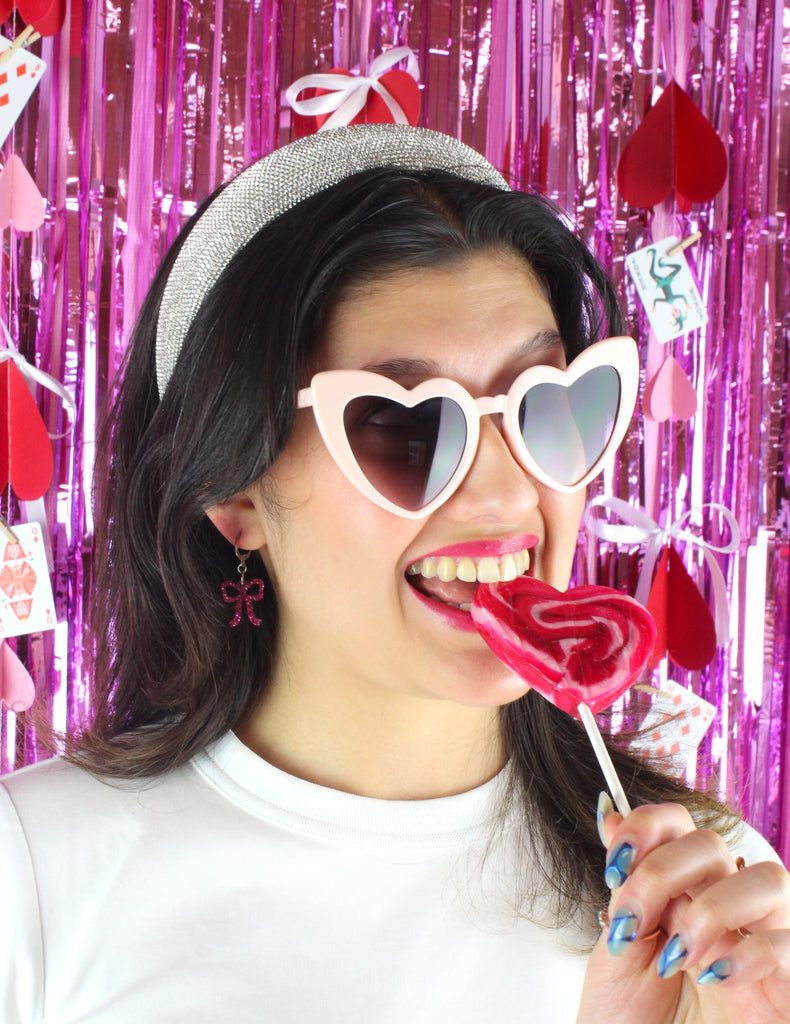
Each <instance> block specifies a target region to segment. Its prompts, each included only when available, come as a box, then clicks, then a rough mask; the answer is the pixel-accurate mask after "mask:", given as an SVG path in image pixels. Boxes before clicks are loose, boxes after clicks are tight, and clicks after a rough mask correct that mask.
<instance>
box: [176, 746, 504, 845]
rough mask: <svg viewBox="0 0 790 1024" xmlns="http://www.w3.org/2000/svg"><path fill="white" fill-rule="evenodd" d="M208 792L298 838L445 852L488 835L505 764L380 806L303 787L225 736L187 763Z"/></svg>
mask: <svg viewBox="0 0 790 1024" xmlns="http://www.w3.org/2000/svg"><path fill="white" fill-rule="evenodd" d="M192 763H193V766H194V767H195V769H196V770H197V771H198V772H200V774H201V775H203V776H204V777H205V778H206V779H207V781H209V782H210V783H211V784H212V785H213V786H214V787H215V788H217V789H219V790H221V791H222V792H223V793H224V794H225V795H226V796H227V797H229V798H230V799H231V800H233V801H234V802H235V803H236V804H238V805H240V806H243V807H244V809H245V810H247V811H248V812H249V813H251V814H254V815H256V816H257V817H259V818H262V819H266V820H268V821H270V822H272V823H276V824H279V825H281V826H282V827H286V828H289V829H292V830H296V831H299V832H302V833H308V834H314V835H318V836H323V837H326V838H332V839H335V840H341V841H344V842H349V843H355V842H360V843H365V844H366V845H370V844H371V843H373V844H375V845H379V844H381V845H386V846H392V845H393V844H394V845H399V846H405V847H409V848H414V847H423V848H447V847H451V846H459V845H468V844H469V843H470V842H473V841H476V840H479V839H482V838H484V837H485V836H490V834H491V829H492V826H493V825H494V824H495V823H496V822H497V820H498V819H499V816H500V814H501V810H502V803H503V799H502V798H503V796H504V794H505V790H506V787H507V776H508V766H507V765H506V766H505V768H503V769H502V771H500V772H499V773H498V774H497V775H495V776H494V778H492V779H490V780H489V781H488V782H485V783H483V784H482V785H481V786H477V787H475V788H474V789H471V790H468V791H467V792H465V793H458V794H456V795H454V796H445V797H435V798H432V799H426V800H382V799H376V798H373V797H366V796H358V795H356V794H354V793H345V792H343V791H341V790H337V789H330V788H328V787H326V786H320V785H318V784H316V783H314V782H308V781H306V780H305V779H300V778H298V777H297V776H295V775H290V774H288V773H287V772H284V771H282V770H281V769H279V768H277V767H275V766H274V765H272V764H270V763H269V762H268V761H265V760H264V759H263V758H262V757H260V756H259V755H258V754H256V753H255V752H254V751H252V750H251V749H250V748H249V747H247V746H246V745H245V744H244V743H242V741H241V740H240V739H239V737H238V736H237V735H236V734H235V733H233V732H228V733H226V734H225V735H224V736H222V737H221V738H220V739H219V740H217V741H216V742H214V743H212V744H211V745H210V746H209V747H207V748H206V750H205V751H203V753H202V754H200V755H198V756H197V757H196V758H194V759H193V762H192Z"/></svg>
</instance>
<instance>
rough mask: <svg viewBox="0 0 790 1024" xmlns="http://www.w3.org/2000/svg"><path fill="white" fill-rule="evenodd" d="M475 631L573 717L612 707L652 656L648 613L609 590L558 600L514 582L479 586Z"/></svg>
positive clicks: (534, 585)
mask: <svg viewBox="0 0 790 1024" xmlns="http://www.w3.org/2000/svg"><path fill="white" fill-rule="evenodd" d="M471 614H472V619H473V621H474V624H475V626H476V627H477V630H478V632H479V633H480V635H481V636H482V638H483V639H484V640H485V642H486V643H487V644H488V646H489V647H490V648H491V650H492V651H493V652H494V654H495V655H496V656H497V657H498V658H499V660H500V661H502V662H504V664H505V665H507V666H508V668H510V669H512V670H513V671H514V672H516V673H517V674H518V675H520V676H521V678H522V679H525V680H526V681H527V682H528V683H529V684H530V686H532V687H533V689H535V690H537V691H538V692H539V693H541V694H542V695H543V696H544V697H546V698H547V700H550V701H551V703H552V704H555V705H556V706H557V707H558V708H561V709H562V710H563V711H567V712H568V713H569V714H571V715H574V716H575V717H577V718H578V717H580V716H579V712H578V708H579V705H580V704H581V703H584V704H586V705H587V706H588V707H589V708H590V710H591V711H592V713H593V714H597V713H598V712H599V711H602V710H603V709H604V708H607V707H609V706H610V705H611V704H613V703H614V702H615V701H616V700H617V698H618V697H619V696H620V695H621V694H622V693H624V692H625V690H627V689H628V687H629V686H630V685H631V684H632V683H633V681H634V680H635V679H636V678H637V677H638V676H639V674H640V673H641V671H642V669H643V668H644V667H645V664H646V662H647V660H648V658H649V656H650V652H651V651H652V649H653V641H654V639H655V635H656V628H655V625H654V624H653V621H652V619H651V618H650V615H649V613H648V612H647V611H646V610H645V609H644V608H643V607H642V605H641V604H639V603H638V602H637V601H635V600H634V599H633V598H632V597H629V596H628V595H627V594H621V593H620V592H619V591H617V590H611V589H610V588H609V587H596V586H584V587H574V588H572V589H571V590H568V591H566V592H565V593H562V592H561V591H559V590H555V589H554V587H550V586H549V585H548V583H543V582H542V581H541V580H536V579H532V578H531V577H529V576H520V577H518V578H517V579H515V580H513V581H512V582H511V583H496V584H493V585H491V586H485V585H483V584H481V585H480V586H479V587H478V588H477V591H476V593H475V598H474V601H473V602H472V608H471Z"/></svg>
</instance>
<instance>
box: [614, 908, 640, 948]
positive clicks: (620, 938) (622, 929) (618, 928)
mask: <svg viewBox="0 0 790 1024" xmlns="http://www.w3.org/2000/svg"><path fill="white" fill-rule="evenodd" d="M638 930H639V918H638V917H637V916H636V914H632V913H631V911H630V910H627V909H626V908H625V907H622V908H621V909H620V910H618V911H617V913H616V914H615V915H614V917H613V918H612V923H611V925H610V926H609V934H608V935H607V936H606V947H607V949H608V950H609V952H610V953H611V954H612V956H620V954H621V953H623V952H625V950H626V949H628V947H629V945H630V944H631V943H632V942H633V941H634V939H635V938H636V933H637V931H638Z"/></svg>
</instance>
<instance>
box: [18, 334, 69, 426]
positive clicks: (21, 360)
mask: <svg viewBox="0 0 790 1024" xmlns="http://www.w3.org/2000/svg"><path fill="white" fill-rule="evenodd" d="M0 328H2V331H3V334H5V336H6V342H7V343H8V348H0V364H2V363H5V362H7V361H8V360H9V359H10V360H11V361H12V362H14V363H15V364H16V368H17V369H18V370H19V372H20V373H21V374H22V376H23V377H25V378H26V379H27V380H30V381H34V382H35V383H36V384H40V385H41V386H42V387H44V388H47V390H48V391H52V392H53V393H54V394H56V395H57V396H58V398H60V399H61V401H62V402H63V404H64V406H65V407H66V411H67V412H68V414H69V419H70V420H71V427H73V426H74V423H75V422H76V419H77V403H76V402H75V401H74V399H73V398H72V397H71V395H70V394H69V393H68V391H66V389H65V388H64V387H63V385H62V384H61V383H60V381H59V380H56V378H55V377H52V376H51V375H50V374H48V373H45V372H44V370H39V368H38V367H37V366H33V365H32V363H29V362H28V361H27V359H25V357H24V356H23V355H22V353H21V352H17V350H16V348H15V347H14V341H13V338H12V337H11V334H10V332H9V330H8V328H7V327H6V325H5V324H4V323H3V321H2V320H0ZM71 427H70V428H69V429H71ZM67 433H68V430H66V431H64V432H63V433H62V434H50V435H49V436H50V437H51V438H52V439H53V440H57V439H58V438H60V437H65V436H66V434H67Z"/></svg>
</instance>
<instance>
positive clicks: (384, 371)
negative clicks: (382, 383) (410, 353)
mask: <svg viewBox="0 0 790 1024" xmlns="http://www.w3.org/2000/svg"><path fill="white" fill-rule="evenodd" d="M362 369H363V370H368V371H369V372H370V373H379V374H381V376H382V377H392V378H393V379H397V378H398V377H441V376H442V374H441V373H440V372H439V367H438V365H437V364H436V363H434V362H433V360H431V359H385V360H384V362H382V363H366V364H365V365H364V366H363V367H362Z"/></svg>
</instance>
